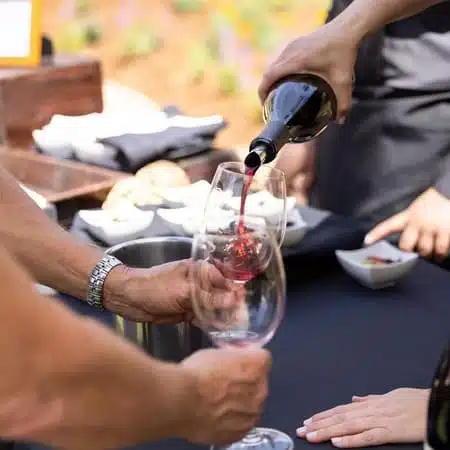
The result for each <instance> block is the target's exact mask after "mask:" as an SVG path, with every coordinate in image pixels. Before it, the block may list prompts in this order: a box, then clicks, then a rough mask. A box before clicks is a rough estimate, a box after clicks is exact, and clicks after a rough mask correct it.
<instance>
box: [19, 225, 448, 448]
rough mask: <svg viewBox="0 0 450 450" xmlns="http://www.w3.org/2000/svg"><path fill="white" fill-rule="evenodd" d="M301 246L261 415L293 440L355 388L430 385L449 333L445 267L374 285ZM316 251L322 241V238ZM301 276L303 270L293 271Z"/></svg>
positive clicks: (292, 263)
mask: <svg viewBox="0 0 450 450" xmlns="http://www.w3.org/2000/svg"><path fill="white" fill-rule="evenodd" d="M320 220H321V221H322V222H321V223H322V225H323V224H324V223H325V224H326V223H328V224H329V223H330V222H329V221H328V222H324V220H327V217H326V216H322V219H320ZM328 220H329V218H328ZM338 222H339V221H338ZM343 223H345V224H346V225H345V226H344V225H343ZM337 225H339V226H337ZM335 226H337V228H336V229H339V230H341V232H342V233H341V235H342V236H344V237H345V239H346V243H347V246H354V245H355V243H357V242H360V239H361V230H357V229H354V230H353V231H354V232H353V234H352V233H350V231H349V230H350V229H349V228H348V222H346V221H344V222H339V223H338V224H335ZM350 228H351V227H350ZM342 230H347V232H343V231H342ZM331 234H332V233H331ZM350 236H353V238H351V239H350ZM311 239H313V238H311ZM319 241H320V242H322V240H319ZM310 242H311V241H310ZM339 246H340V247H341V246H342V245H339ZM305 248H306V249H307V248H308V246H307V243H305V244H304V246H303V249H304V251H303V252H301V251H300V252H298V253H297V254H295V253H293V252H291V254H290V256H289V258H288V260H287V265H286V267H287V275H288V295H287V310H286V316H285V319H284V321H283V323H282V325H281V327H280V329H279V331H278V333H277V334H276V336H275V338H274V340H273V341H272V342H271V343H270V345H269V348H270V349H271V350H272V352H273V358H274V366H273V371H272V375H271V386H270V397H269V399H268V402H267V406H266V410H265V413H264V415H263V418H262V420H261V425H264V426H269V427H276V428H279V429H280V430H283V431H285V432H287V433H288V434H290V435H291V436H292V437H294V436H295V429H296V428H297V427H298V426H300V425H301V423H302V422H303V420H304V419H306V418H308V417H310V416H311V415H312V414H313V413H315V412H318V411H321V410H323V409H327V408H330V407H333V406H336V405H337V404H339V403H343V402H345V403H346V402H349V401H350V400H351V397H352V395H354V394H359V395H364V394H368V393H384V392H387V391H389V390H392V389H395V388H398V387H408V386H409V387H422V388H426V387H429V386H430V383H431V379H432V376H433V373H434V370H435V367H436V365H437V363H438V360H439V355H440V352H441V350H442V348H443V346H444V345H445V344H446V342H447V339H448V337H449V332H450V327H449V323H450V320H449V319H450V300H449V294H448V293H449V291H450V278H449V276H448V273H447V272H446V271H444V270H442V269H440V268H438V267H436V266H433V265H431V264H429V263H427V262H424V261H420V262H419V263H418V264H417V266H416V267H415V268H414V269H413V272H412V273H411V274H410V275H409V276H408V277H407V278H406V279H405V280H404V281H403V282H402V283H401V284H399V285H397V286H396V287H394V288H391V289H388V290H380V291H372V290H369V289H367V288H364V287H361V286H359V285H358V284H357V283H356V282H355V281H353V279H351V278H350V277H348V276H347V275H346V274H345V273H343V272H342V270H341V269H340V267H339V266H338V265H337V263H336V262H335V261H334V262H332V259H331V257H328V263H327V264H326V265H322V266H320V264H311V266H308V257H307V254H308V251H306V250H305ZM322 248H326V246H323V242H322ZM323 253H324V254H325V255H327V254H328V253H327V252H323ZM310 260H311V261H313V259H310ZM311 267H313V269H312V268H311ZM304 273H308V275H307V276H299V275H301V274H304ZM313 275H315V276H313ZM65 301H66V302H68V304H69V305H70V306H71V307H72V308H74V309H75V310H76V311H78V312H79V313H81V314H90V315H92V314H94V315H95V316H96V317H97V318H98V319H99V320H102V321H103V322H105V323H106V324H109V323H111V316H110V315H109V314H108V313H106V312H102V311H94V312H93V311H92V309H90V308H89V307H88V306H87V305H86V304H84V303H82V302H80V301H77V300H75V299H71V298H65ZM194 407H195V405H193V408H194ZM295 444H296V446H295V447H296V449H301V448H311V449H313V448H318V449H320V448H329V447H330V445H329V444H323V445H315V446H313V445H311V444H308V443H306V442H305V441H303V440H298V439H295ZM24 448H26V449H27V450H30V449H33V450H38V449H40V448H41V447H39V446H23V447H22V446H19V445H17V449H21V450H23V449H24ZM196 448H199V447H196V446H193V445H190V444H187V443H184V442H176V441H166V442H159V443H157V444H153V445H147V446H140V447H133V449H134V450H137V449H139V450H153V449H154V450H182V449H184V450H190V449H196ZM383 448H385V449H386V450H388V449H394V448H398V446H384V447H383ZM403 448H405V449H410V450H413V449H414V450H416V449H417V450H418V449H420V448H422V447H421V446H420V445H406V446H403Z"/></svg>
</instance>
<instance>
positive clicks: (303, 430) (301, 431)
mask: <svg viewBox="0 0 450 450" xmlns="http://www.w3.org/2000/svg"><path fill="white" fill-rule="evenodd" d="M305 434H306V427H301V428H297V436H301V437H303V436H304V435H305Z"/></svg>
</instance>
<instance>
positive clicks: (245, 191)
mask: <svg viewBox="0 0 450 450" xmlns="http://www.w3.org/2000/svg"><path fill="white" fill-rule="evenodd" d="M245 175H246V176H247V179H246V180H245V182H244V186H243V187H242V194H241V209H240V211H239V215H240V218H239V226H238V233H239V234H242V233H243V232H245V226H244V214H245V202H246V200H247V196H248V191H249V190H250V186H251V184H252V181H253V177H254V176H255V169H253V168H251V167H246V169H245Z"/></svg>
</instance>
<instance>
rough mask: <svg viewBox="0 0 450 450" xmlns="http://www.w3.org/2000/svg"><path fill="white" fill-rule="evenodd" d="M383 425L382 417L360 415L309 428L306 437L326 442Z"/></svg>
mask: <svg viewBox="0 0 450 450" xmlns="http://www.w3.org/2000/svg"><path fill="white" fill-rule="evenodd" d="M381 426H382V424H381V419H380V418H378V417H375V416H368V417H359V418H355V419H351V420H348V421H345V422H343V423H340V424H337V425H331V426H330V427H327V428H321V429H318V430H315V431H309V429H308V428H307V430H306V439H307V441H308V442H312V443H318V442H326V441H329V440H330V439H332V438H336V437H342V436H350V435H355V434H360V433H364V432H365V431H369V430H373V429H376V428H381Z"/></svg>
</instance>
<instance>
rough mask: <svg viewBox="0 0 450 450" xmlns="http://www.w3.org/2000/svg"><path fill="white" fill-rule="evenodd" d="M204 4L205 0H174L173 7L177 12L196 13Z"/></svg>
mask: <svg viewBox="0 0 450 450" xmlns="http://www.w3.org/2000/svg"><path fill="white" fill-rule="evenodd" d="M204 6H205V2H204V0H172V7H173V9H174V10H175V12H177V13H196V12H199V11H201V10H202V8H203V7H204Z"/></svg>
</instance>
